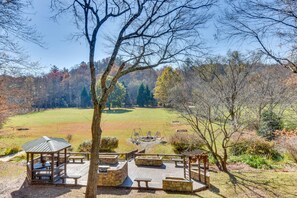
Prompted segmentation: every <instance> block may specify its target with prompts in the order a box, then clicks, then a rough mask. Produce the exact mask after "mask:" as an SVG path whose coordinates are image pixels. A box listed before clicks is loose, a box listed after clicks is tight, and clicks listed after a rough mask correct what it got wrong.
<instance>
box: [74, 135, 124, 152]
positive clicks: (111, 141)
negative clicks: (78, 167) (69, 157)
mask: <svg viewBox="0 0 297 198" xmlns="http://www.w3.org/2000/svg"><path fill="white" fill-rule="evenodd" d="M118 146H119V140H118V139H117V138H115V137H102V138H101V143H100V151H101V152H110V151H113V150H114V149H116V148H118ZM91 147H92V141H91V140H86V141H84V142H83V143H81V144H80V145H79V146H78V151H79V152H90V151H91Z"/></svg>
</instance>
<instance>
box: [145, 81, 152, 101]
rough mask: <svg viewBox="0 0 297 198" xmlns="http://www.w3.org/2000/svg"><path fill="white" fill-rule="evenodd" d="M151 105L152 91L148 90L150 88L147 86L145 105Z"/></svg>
mask: <svg viewBox="0 0 297 198" xmlns="http://www.w3.org/2000/svg"><path fill="white" fill-rule="evenodd" d="M150 103H151V91H150V89H149V88H148V86H147V85H146V86H145V90H144V104H145V105H146V106H149V105H150Z"/></svg>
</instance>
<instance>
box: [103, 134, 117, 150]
mask: <svg viewBox="0 0 297 198" xmlns="http://www.w3.org/2000/svg"><path fill="white" fill-rule="evenodd" d="M118 146H119V140H118V139H117V138H116V137H103V138H101V144H100V151H106V152H110V151H113V150H114V149H116V148H118Z"/></svg>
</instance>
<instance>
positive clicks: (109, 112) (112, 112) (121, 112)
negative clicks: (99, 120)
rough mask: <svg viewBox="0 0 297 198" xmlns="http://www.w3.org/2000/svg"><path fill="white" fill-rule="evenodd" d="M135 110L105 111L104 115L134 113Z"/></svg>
mask: <svg viewBox="0 0 297 198" xmlns="http://www.w3.org/2000/svg"><path fill="white" fill-rule="evenodd" d="M132 111H133V109H111V110H104V111H103V113H106V114H123V113H129V112H132Z"/></svg>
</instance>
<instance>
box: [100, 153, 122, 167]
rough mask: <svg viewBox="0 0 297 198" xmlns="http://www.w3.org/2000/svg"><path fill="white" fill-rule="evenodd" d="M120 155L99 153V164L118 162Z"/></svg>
mask: <svg viewBox="0 0 297 198" xmlns="http://www.w3.org/2000/svg"><path fill="white" fill-rule="evenodd" d="M118 162H119V157H118V156H117V155H99V164H111V165H114V164H117V163H118Z"/></svg>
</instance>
